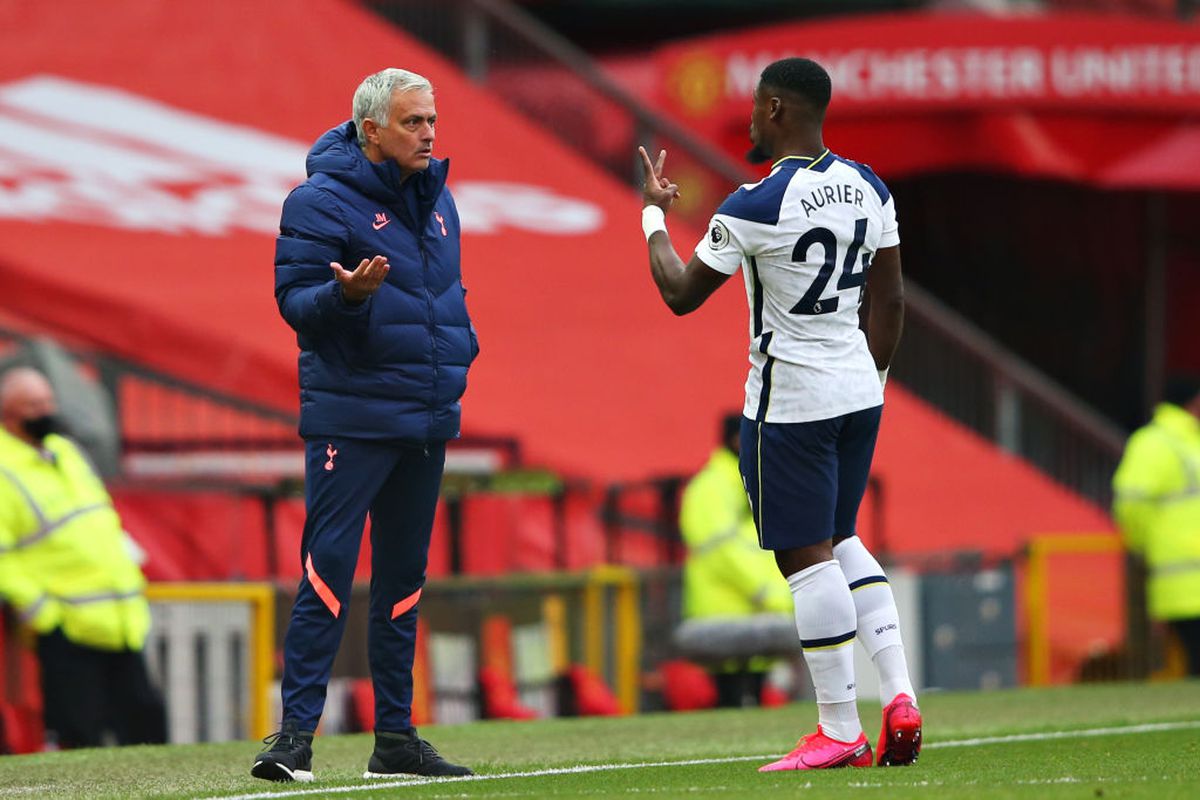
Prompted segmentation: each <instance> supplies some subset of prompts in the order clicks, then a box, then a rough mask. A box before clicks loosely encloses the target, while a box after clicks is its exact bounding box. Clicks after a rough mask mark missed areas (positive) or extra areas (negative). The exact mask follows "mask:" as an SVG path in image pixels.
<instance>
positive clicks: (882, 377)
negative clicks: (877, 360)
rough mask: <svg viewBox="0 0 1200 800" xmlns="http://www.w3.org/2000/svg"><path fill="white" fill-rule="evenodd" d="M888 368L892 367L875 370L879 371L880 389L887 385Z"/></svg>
mask: <svg viewBox="0 0 1200 800" xmlns="http://www.w3.org/2000/svg"><path fill="white" fill-rule="evenodd" d="M888 369H890V367H884V368H883V369H877V370H875V371H876V372H878V373H879V388H880V389H882V388H883V387H885V386H887V375H888Z"/></svg>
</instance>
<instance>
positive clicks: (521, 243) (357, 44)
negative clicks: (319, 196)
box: [0, 0, 1106, 542]
mask: <svg viewBox="0 0 1200 800" xmlns="http://www.w3.org/2000/svg"><path fill="white" fill-rule="evenodd" d="M284 9H286V13H282V12H283V10H284ZM0 27H2V28H3V30H4V31H5V34H6V35H5V47H4V48H3V50H2V51H0V284H2V286H3V291H2V292H0V304H2V305H3V308H4V310H5V311H7V312H8V313H11V314H13V315H15V316H20V317H25V318H28V319H31V320H34V321H37V322H38V323H41V324H42V325H45V326H48V327H50V328H52V329H56V330H60V331H63V332H67V333H70V334H72V335H73V336H75V337H78V338H81V339H83V340H85V341H87V342H90V343H93V344H95V345H97V346H100V347H104V348H107V349H109V350H111V351H114V352H116V353H118V354H121V355H125V356H127V357H130V358H133V359H136V360H138V361H141V362H144V363H146V364H148V365H150V366H152V367H155V368H158V369H160V370H164V371H166V372H168V373H172V374H176V375H179V376H182V377H185V378H189V379H192V380H196V381H200V382H202V383H204V384H207V385H211V386H213V387H216V388H219V389H223V390H225V391H227V392H232V393H235V394H238V395H243V396H246V397H249V398H253V399H256V400H260V401H264V402H266V403H269V404H271V405H273V406H276V407H279V408H282V409H295V408H296V404H297V389H296V378H295V358H296V347H295V342H294V338H293V336H292V334H291V332H290V331H289V330H288V329H287V327H286V326H285V325H284V323H283V322H282V321H281V320H280V319H279V317H278V314H277V312H276V309H275V305H274V301H273V297H272V267H271V263H272V255H273V230H274V226H275V225H276V223H277V219H278V209H279V205H280V203H281V202H282V200H283V197H284V195H285V194H286V192H287V190H288V189H289V188H290V187H291V186H292V185H293V184H294V183H295V182H297V181H298V180H300V179H301V178H302V177H303V160H304V154H305V152H306V150H307V147H308V144H309V143H310V142H311V141H313V140H314V139H315V138H316V137H317V136H318V135H320V134H321V133H322V132H323V131H324V130H326V129H327V128H328V127H331V126H332V125H334V124H336V123H338V122H340V121H341V120H343V119H344V118H345V117H346V116H347V114H348V109H349V104H350V97H351V94H352V92H353V90H354V88H355V86H357V84H358V82H359V81H360V80H361V79H362V77H363V76H365V75H366V74H368V73H371V72H374V71H376V70H378V69H380V68H382V67H383V66H386V65H389V64H391V65H399V66H404V67H407V68H410V69H414V70H416V71H418V72H421V73H423V74H425V75H427V76H428V77H430V78H431V79H432V81H433V83H434V85H435V86H436V87H437V98H438V112H439V138H438V142H437V145H436V147H435V152H436V153H437V154H440V155H443V156H445V155H449V156H450V157H451V159H452V167H451V173H450V175H451V186H452V188H453V190H454V191H455V193H456V197H457V198H458V201H459V207H460V211H461V215H462V218H463V226H464V238H463V250H464V263H463V272H464V276H465V281H466V284H467V286H468V287H469V289H470V295H469V297H468V303H469V305H470V308H471V311H472V314H473V316H474V317H475V320H476V323H477V326H478V328H479V332H480V337H481V340H482V355H481V357H480V359H479V360H478V362H477V364H476V366H475V367H473V368H472V370H471V375H470V385H469V388H468V390H467V395H466V398H465V400H464V429H465V431H467V432H469V433H475V434H494V435H504V436H515V437H517V438H518V439H519V440H520V441H521V442H522V444H523V446H524V449H525V452H526V454H527V456H528V458H529V459H530V460H531V461H533V462H535V463H541V464H548V465H550V466H552V467H555V468H558V469H561V470H563V471H565V472H567V473H570V474H575V475H582V476H587V477H592V478H597V479H604V480H608V479H619V478H629V477H641V476H645V475H649V474H653V473H658V472H685V471H690V470H693V469H695V468H697V467H699V466H700V465H701V464H702V463H703V461H704V458H705V455H706V453H707V452H708V450H709V449H710V448H711V446H712V444H713V442H714V441H715V439H716V429H717V421H718V418H719V415H720V413H721V412H722V411H724V410H726V409H736V408H740V406H741V402H742V384H743V381H744V377H745V370H746V347H747V335H746V331H747V322H746V310H745V299H744V296H743V293H742V290H741V287H740V285H739V283H740V281H738V280H735V281H732V282H731V283H730V285H729V286H727V287H725V288H724V289H723V290H722V291H721V292H720V293H718V296H717V297H715V298H714V299H713V301H712V302H711V304H710V307H706V308H705V309H703V310H702V311H700V312H698V313H697V314H695V315H694V316H691V317H688V318H685V319H677V318H675V317H673V316H672V315H671V313H670V312H669V311H668V310H667V309H666V308H665V307H664V306H663V305H662V303H661V301H660V300H659V298H658V296H657V293H656V292H655V290H654V288H653V284H652V282H651V280H650V277H649V274H648V269H647V266H646V253H645V243H644V241H643V238H642V233H641V230H640V227H639V224H638V220H639V216H638V212H639V209H640V205H641V203H640V199H639V198H638V196H637V195H636V193H635V192H633V191H631V190H630V189H629V188H627V187H625V186H622V185H620V184H618V183H617V182H616V181H614V180H613V179H611V178H610V177H608V176H607V175H605V174H604V173H602V172H600V171H599V170H597V169H596V168H594V167H592V166H591V165H590V164H588V163H587V162H586V161H584V160H583V159H582V158H580V157H578V156H576V155H574V154H573V153H571V152H570V151H568V150H567V149H565V148H564V147H563V146H561V145H560V144H558V143H557V142H556V141H555V140H553V139H552V138H551V137H549V136H548V135H547V134H546V133H544V132H543V131H541V130H540V129H538V128H537V127H536V126H535V125H534V124H532V123H531V122H529V121H526V120H525V119H523V118H521V117H520V116H519V115H518V114H516V113H514V112H513V111H511V110H510V109H509V108H508V107H506V106H505V105H504V104H503V102H502V101H501V100H500V99H498V98H496V97H493V96H491V95H489V94H488V93H487V92H485V91H484V90H482V89H479V88H477V87H475V86H474V85H472V84H471V83H469V82H468V81H467V79H466V78H465V77H464V76H463V75H462V74H461V73H460V72H459V71H458V70H457V69H455V68H454V67H453V66H451V65H449V64H448V63H446V62H445V61H443V60H442V59H441V58H439V57H438V56H436V55H434V54H433V53H431V52H430V51H429V50H427V49H426V48H424V47H423V46H422V45H421V44H420V43H418V42H416V41H415V40H413V39H412V38H410V37H407V36H405V35H403V34H401V33H398V32H396V31H394V30H392V29H390V28H388V27H387V26H386V25H384V24H383V23H381V22H380V21H379V20H377V19H376V18H374V17H372V16H370V15H369V14H367V13H366V12H365V11H363V10H361V9H359V8H358V7H356V6H354V5H351V4H349V3H345V2H339V1H338V0H297V1H296V2H292V3H288V4H286V5H280V4H278V3H267V2H244V3H236V4H235V3H219V4H209V5H203V4H192V3H162V2H157V0H125V1H124V2H113V3H96V2H92V1H91V0H75V1H73V2H59V3H54V4H42V3H21V2H11V1H9V2H0ZM744 112H745V109H743V114H744ZM743 128H744V126H743ZM674 230H675V239H676V244H677V245H678V247H679V248H680V249H681V250H682V251H683V252H684V253H686V252H687V251H688V250H689V249H690V247H691V246H692V243H693V241H694V237H695V236H696V235H697V233H696V232H688V231H686V230H684V229H683V228H682V227H681V226H679V225H677V224H676V225H675V226H674ZM888 396H889V406H888V412H887V414H886V415H885V419H886V421H887V422H886V424H885V429H884V433H883V436H882V439H881V446H880V454H879V458H878V470H879V472H880V474H881V475H883V477H884V478H885V480H886V481H887V482H888V492H889V509H895V515H894V516H891V517H890V518H889V524H890V525H891V526H892V529H893V530H895V531H897V532H921V535H922V537H923V539H922V541H929V542H935V541H936V542H944V541H947V540H950V539H953V540H964V541H969V540H971V539H972V538H973V537H974V538H987V539H989V540H991V541H1001V540H1002V539H1000V538H997V536H998V534H997V533H996V532H997V530H998V529H1001V530H1003V531H1006V532H1007V535H1008V536H1009V537H1013V538H1017V537H1020V536H1023V535H1026V534H1027V533H1029V532H1032V531H1034V530H1038V529H1046V528H1050V529H1055V530H1080V529H1083V530H1088V529H1095V528H1098V527H1103V526H1104V525H1105V524H1106V522H1105V519H1104V517H1103V515H1102V514H1100V513H1099V512H1097V511H1096V510H1095V509H1093V508H1091V507H1090V506H1088V505H1087V504H1085V503H1083V502H1081V501H1079V500H1078V499H1076V498H1074V497H1072V496H1070V495H1069V494H1068V493H1067V492H1065V491H1062V490H1060V489H1058V488H1056V487H1054V486H1052V485H1051V484H1050V483H1049V482H1048V481H1046V480H1045V479H1044V478H1042V477H1040V476H1039V475H1037V473H1036V472H1035V471H1034V470H1032V469H1029V468H1028V467H1025V466H1023V465H1021V464H1019V463H1017V462H1014V461H1012V460H1011V459H1009V458H1008V457H1006V456H1004V455H1002V454H1000V453H999V452H998V451H996V450H995V449H994V448H992V447H990V446H989V445H987V444H986V443H984V442H982V441H981V440H979V439H977V438H976V437H974V436H972V435H970V434H968V433H965V432H964V431H963V430H962V429H961V428H959V427H958V426H957V425H954V424H953V423H950V422H948V421H947V420H946V419H944V418H943V417H941V416H940V415H938V414H936V413H934V412H932V411H930V410H929V409H928V408H926V407H925V406H924V405H923V404H921V403H920V402H919V401H916V400H915V399H913V398H912V397H911V396H910V395H908V394H906V393H905V392H904V391H903V388H902V387H900V386H898V385H893V386H891V387H889V389H888ZM1014 496H1019V497H1020V498H1021V501H1020V502H1019V503H1014V502H1012V501H1011V498H1012V497H1014ZM947 498H952V499H953V500H952V502H953V503H954V505H953V507H952V508H950V507H947V505H946V504H947V503H948V502H951V501H948V500H947ZM889 514H891V511H890V510H889ZM898 535H899V534H898ZM905 535H907V533H906V534H905ZM926 537H927V538H926Z"/></svg>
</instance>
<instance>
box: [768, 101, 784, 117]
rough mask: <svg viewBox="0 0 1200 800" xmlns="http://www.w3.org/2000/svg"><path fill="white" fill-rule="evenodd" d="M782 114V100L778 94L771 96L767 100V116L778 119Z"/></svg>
mask: <svg viewBox="0 0 1200 800" xmlns="http://www.w3.org/2000/svg"><path fill="white" fill-rule="evenodd" d="M782 115H783V100H781V99H780V98H779V97H778V96H775V97H772V98H771V99H770V100H768V101H767V116H768V117H769V118H770V119H779V118H780V117H781V116H782Z"/></svg>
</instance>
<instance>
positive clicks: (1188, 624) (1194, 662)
mask: <svg viewBox="0 0 1200 800" xmlns="http://www.w3.org/2000/svg"><path fill="white" fill-rule="evenodd" d="M1168 624H1170V626H1171V630H1173V631H1175V635H1176V636H1178V637H1179V641H1180V643H1181V644H1182V645H1183V649H1184V650H1185V651H1186V652H1187V659H1188V675H1191V676H1192V677H1197V676H1200V619H1173V620H1171V621H1170V623H1168Z"/></svg>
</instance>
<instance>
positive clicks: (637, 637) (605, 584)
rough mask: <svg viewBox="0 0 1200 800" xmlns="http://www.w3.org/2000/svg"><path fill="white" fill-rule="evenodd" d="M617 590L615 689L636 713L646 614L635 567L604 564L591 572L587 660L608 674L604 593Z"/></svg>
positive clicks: (586, 601)
mask: <svg viewBox="0 0 1200 800" xmlns="http://www.w3.org/2000/svg"><path fill="white" fill-rule="evenodd" d="M610 589H611V590H612V591H613V592H614V595H615V596H614V598H613V614H612V616H613V619H612V625H613V674H614V680H613V683H614V686H613V691H614V692H615V693H616V695H617V699H618V700H620V702H621V709H622V710H623V711H624V712H625V713H627V714H633V713H636V712H637V710H638V706H639V702H638V701H639V698H640V694H641V692H640V687H639V680H638V677H639V673H640V671H641V661H642V615H641V609H640V607H639V605H638V598H639V593H638V578H637V573H635V572H634V571H633V570H631V569H626V568H624V567H614V566H601V567H596V568H595V569H592V570H590V571H589V572H588V574H587V583H586V585H585V586H584V590H583V591H584V597H583V608H584V625H585V626H586V631H585V639H584V661H585V662H586V663H587V666H588V667H589V668H590V669H591V670H593V671H594V672H595V673H596V674H597V675H603V674H604V650H605V648H604V639H605V632H606V631H607V630H608V622H609V620H608V619H607V614H606V613H605V611H606V608H607V605H606V604H605V602H604V594H605V592H606V591H607V590H610Z"/></svg>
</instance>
